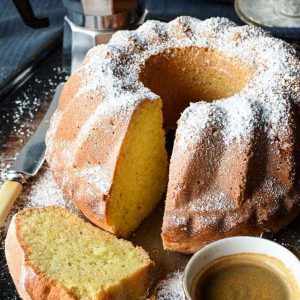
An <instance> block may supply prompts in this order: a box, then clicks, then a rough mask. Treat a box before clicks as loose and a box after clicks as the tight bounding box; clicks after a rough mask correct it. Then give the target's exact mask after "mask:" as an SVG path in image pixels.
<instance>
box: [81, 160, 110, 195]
mask: <svg viewBox="0 0 300 300" xmlns="http://www.w3.org/2000/svg"><path fill="white" fill-rule="evenodd" d="M78 176H79V177H82V178H84V179H85V180H86V181H87V182H89V183H90V184H92V185H94V186H95V187H96V188H97V189H99V190H100V191H101V192H102V193H103V194H104V195H107V194H108V192H109V188H110V184H109V180H108V175H107V174H106V172H105V169H104V168H103V167H102V166H100V165H98V166H89V167H86V168H85V169H83V170H80V171H79V173H78Z"/></svg>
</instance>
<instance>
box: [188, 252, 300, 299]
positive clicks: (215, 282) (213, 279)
mask: <svg viewBox="0 0 300 300" xmlns="http://www.w3.org/2000/svg"><path fill="white" fill-rule="evenodd" d="M191 294H192V295H193V296H192V298H193V299H195V300H232V299H234V300H246V299H247V300H257V299H264V300H297V299H299V298H298V296H299V294H298V293H297V284H296V282H295V279H294V278H293V276H292V274H291V273H290V271H289V270H288V269H287V268H286V267H285V265H284V264H283V263H282V262H281V261H279V260H277V259H275V258H273V257H270V256H266V255H261V254H252V253H251V254H250V253H242V254H235V255H230V256H224V257H221V258H219V259H217V260H215V261H213V262H212V263H210V264H209V265H208V266H207V267H206V268H205V269H204V270H203V271H202V272H201V273H200V274H198V275H197V276H196V277H195V279H194V281H193V284H192V288H191Z"/></svg>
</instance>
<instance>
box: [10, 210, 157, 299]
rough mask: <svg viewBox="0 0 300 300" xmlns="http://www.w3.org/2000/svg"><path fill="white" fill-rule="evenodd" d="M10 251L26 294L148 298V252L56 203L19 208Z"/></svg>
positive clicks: (15, 274) (13, 270)
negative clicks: (41, 206) (38, 206)
mask: <svg viewBox="0 0 300 300" xmlns="http://www.w3.org/2000/svg"><path fill="white" fill-rule="evenodd" d="M5 254H6V259H7V263H8V267H9V270H10V273H11V275H12V278H13V280H14V283H15V285H16V287H17V290H18V292H19V294H20V296H21V297H22V299H37V300H43V299H47V300H51V299H55V300H57V299H64V300H67V299H89V300H90V299H118V300H119V299H120V300H121V299H145V297H146V294H147V288H148V287H149V275H150V274H149V273H150V269H151V267H152V265H153V263H152V261H151V260H150V258H149V256H148V254H147V253H146V252H145V251H144V250H143V249H142V248H139V247H134V246H133V245H132V244H131V243H130V242H128V241H125V240H121V239H117V238H116V237H115V236H113V235H111V234H110V233H107V232H104V231H102V230H100V229H98V228H96V227H94V226H93V225H91V224H89V223H87V222H85V221H83V220H82V219H81V218H79V217H77V216H76V215H74V214H72V213H70V212H69V211H67V210H66V209H63V208H59V207H56V206H49V207H46V208H32V209H26V210H23V211H22V212H19V213H18V214H16V215H15V216H14V217H13V220H12V222H11V224H10V226H9V229H8V233H7V237H6V241H5Z"/></svg>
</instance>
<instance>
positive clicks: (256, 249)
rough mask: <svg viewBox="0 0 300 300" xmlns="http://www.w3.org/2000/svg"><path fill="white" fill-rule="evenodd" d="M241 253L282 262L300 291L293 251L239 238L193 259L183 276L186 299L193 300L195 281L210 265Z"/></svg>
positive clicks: (210, 247)
mask: <svg viewBox="0 0 300 300" xmlns="http://www.w3.org/2000/svg"><path fill="white" fill-rule="evenodd" d="M241 253H253V254H263V255H267V256H271V257H274V258H276V259H277V260H279V261H281V262H282V263H283V264H284V265H285V266H286V268H287V269H288V270H289V271H290V272H291V274H292V275H293V276H294V278H295V281H296V283H297V286H298V289H299V290H300V262H299V260H298V258H297V257H296V256H295V255H294V254H293V253H292V252H291V251H289V250H288V249H286V248H285V247H283V246H281V245H279V244H277V243H275V242H272V241H270V240H266V239H263V238H258V237H248V236H237V237H231V238H226V239H222V240H219V241H216V242H213V243H211V244H209V245H207V246H205V247H204V248H202V249H200V250H199V251H198V252H196V253H195V254H194V255H193V256H192V257H191V259H190V261H189V262H188V264H187V266H186V268H185V271H184V274H183V290H184V293H185V296H186V299H188V300H193V299H192V297H191V295H190V291H191V287H192V283H193V279H194V278H195V277H196V276H197V275H198V274H199V273H200V272H201V271H202V270H203V269H204V268H205V267H206V266H207V265H208V264H209V263H211V262H212V261H214V260H216V259H218V258H220V257H223V256H228V255H234V254H241Z"/></svg>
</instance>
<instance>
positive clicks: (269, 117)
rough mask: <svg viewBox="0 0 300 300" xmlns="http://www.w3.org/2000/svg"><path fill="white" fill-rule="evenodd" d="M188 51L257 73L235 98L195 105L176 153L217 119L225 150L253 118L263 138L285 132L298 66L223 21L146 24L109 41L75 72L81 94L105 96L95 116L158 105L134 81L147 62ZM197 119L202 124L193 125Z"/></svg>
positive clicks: (271, 41) (283, 51)
mask: <svg viewBox="0 0 300 300" xmlns="http://www.w3.org/2000/svg"><path fill="white" fill-rule="evenodd" d="M192 46H193V47H199V48H207V49H217V50H219V51H221V52H222V53H223V54H224V55H225V56H228V57H235V58H239V59H241V60H242V61H244V62H245V63H246V64H248V65H249V66H253V67H254V68H255V69H256V72H255V75H254V77H253V78H252V80H251V81H250V82H249V84H248V85H247V86H246V87H245V88H244V89H243V90H242V91H241V92H239V93H237V94H235V95H233V96H231V97H229V98H226V99H220V100H216V101H214V102H213V103H207V102H205V101H201V99H199V102H197V103H193V104H191V105H190V106H189V107H188V108H187V109H186V110H185V111H184V112H183V114H182V117H181V119H180V121H179V123H180V125H181V126H179V127H178V128H179V130H178V134H179V135H180V134H181V133H183V132H184V136H183V134H182V136H183V138H182V139H181V140H180V142H181V143H182V146H183V147H187V146H188V145H189V144H190V142H193V141H194V139H195V138H196V136H197V137H198V138H199V135H198V133H199V128H203V127H204V126H206V124H207V123H208V122H220V121H222V122H224V119H226V120H227V122H226V123H227V124H226V126H225V128H224V130H223V132H222V133H223V137H224V140H225V142H226V143H230V142H232V141H233V140H236V139H243V138H246V137H247V135H249V134H251V129H250V128H251V126H249V124H251V122H253V121H254V120H255V117H256V115H257V114H263V115H264V117H265V121H266V124H267V126H266V129H267V130H268V134H269V135H270V137H272V138H275V136H277V135H278V132H279V131H282V130H285V129H286V130H288V126H286V125H287V124H288V121H289V120H288V119H287V115H288V114H287V112H288V111H289V110H290V109H291V107H290V100H293V101H299V95H300V91H299V90H298V85H297V82H299V80H300V65H299V61H298V59H297V58H296V53H295V50H294V49H293V48H292V47H291V46H290V45H288V44H287V43H285V42H283V41H281V40H279V39H276V38H273V37H272V36H270V35H269V34H268V33H267V32H265V31H263V30H261V29H260V28H258V27H254V26H237V25H236V24H235V23H233V22H231V21H229V20H228V19H225V18H211V19H207V20H205V21H200V20H198V19H194V18H192V17H179V18H177V19H175V20H173V21H171V22H170V23H163V22H159V21H147V22H146V23H145V24H143V25H142V26H141V27H139V28H138V29H137V30H134V31H119V32H117V33H115V34H114V35H113V37H112V39H111V40H110V42H109V43H108V44H107V45H106V46H103V45H101V46H98V47H96V48H94V49H92V50H91V53H90V59H89V60H88V62H87V63H86V64H85V65H84V66H83V67H82V71H83V72H84V73H85V74H87V75H88V76H87V79H86V85H85V88H84V89H83V92H87V91H88V90H93V89H97V88H100V87H101V88H104V90H105V92H106V95H107V97H106V98H107V101H104V102H103V104H102V105H101V106H102V107H101V109H100V110H101V111H102V113H104V112H105V113H107V112H109V111H114V112H116V111H117V112H118V113H120V114H121V115H122V114H123V113H124V114H125V115H127V113H131V112H132V110H133V109H134V108H135V107H136V105H137V104H138V103H140V102H141V101H143V100H144V99H145V98H147V99H157V98H158V96H157V95H156V94H155V93H153V92H152V91H151V90H149V89H148V88H147V87H145V86H144V85H143V83H142V82H141V81H140V79H139V75H140V72H141V69H142V67H143V66H144V64H145V62H146V61H147V59H148V58H149V57H150V56H153V55H157V54H159V53H161V52H163V51H166V50H168V49H174V48H185V47H192ZM199 113H201V115H202V116H204V117H202V118H199V117H198V116H199ZM95 115H96V114H95ZM211 115H213V117H211ZM269 124H272V126H271V127H270V126H269ZM278 126H280V128H279V127H278Z"/></svg>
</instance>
